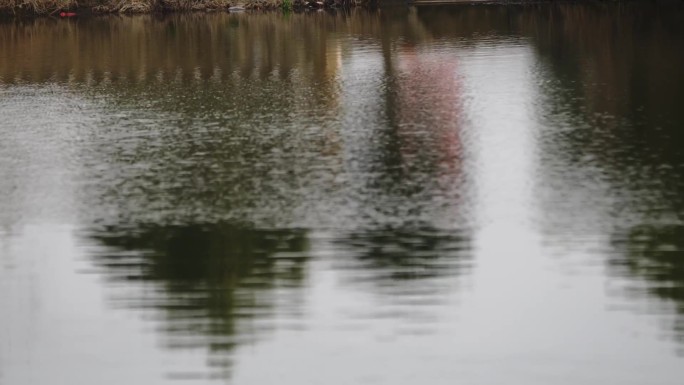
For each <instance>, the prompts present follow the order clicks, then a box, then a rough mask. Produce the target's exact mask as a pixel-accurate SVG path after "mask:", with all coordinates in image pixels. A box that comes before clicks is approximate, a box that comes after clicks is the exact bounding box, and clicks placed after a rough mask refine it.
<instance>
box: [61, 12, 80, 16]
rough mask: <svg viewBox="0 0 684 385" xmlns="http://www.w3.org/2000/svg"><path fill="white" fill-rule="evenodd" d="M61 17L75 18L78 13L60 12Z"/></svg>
mask: <svg viewBox="0 0 684 385" xmlns="http://www.w3.org/2000/svg"><path fill="white" fill-rule="evenodd" d="M59 16H61V17H73V16H76V12H60V13H59Z"/></svg>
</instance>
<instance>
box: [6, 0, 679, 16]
mask: <svg viewBox="0 0 684 385" xmlns="http://www.w3.org/2000/svg"><path fill="white" fill-rule="evenodd" d="M641 1H645V0H451V1H449V0H423V1H421V0H85V1H78V0H0V20H2V19H5V20H7V19H13V18H24V17H29V18H30V17H46V16H47V17H58V18H71V17H89V16H99V15H140V14H159V15H163V14H171V13H193V12H197V13H215V12H224V13H234V12H244V11H283V12H307V11H315V10H322V9H326V10H341V9H350V8H354V7H363V8H377V7H380V8H382V7H392V6H472V5H507V6H520V5H534V4H548V3H595V4H607V3H618V2H619V3H635V2H641ZM653 2H654V3H681V0H655V1H653Z"/></svg>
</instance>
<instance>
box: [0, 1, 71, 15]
mask: <svg viewBox="0 0 684 385" xmlns="http://www.w3.org/2000/svg"><path fill="white" fill-rule="evenodd" d="M76 6H78V3H77V2H76V0H0V12H5V13H33V14H39V15H45V14H49V13H52V12H55V11H59V10H61V9H71V8H75V7H76Z"/></svg>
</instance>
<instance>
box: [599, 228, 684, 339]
mask: <svg viewBox="0 0 684 385" xmlns="http://www.w3.org/2000/svg"><path fill="white" fill-rule="evenodd" d="M614 243H615V245H616V251H618V253H616V254H615V255H614V256H613V258H611V259H610V260H609V263H610V266H611V268H612V269H613V270H614V274H617V275H622V276H629V277H633V278H634V279H633V280H630V282H629V284H628V286H627V287H626V288H625V293H624V294H625V295H630V296H639V295H644V294H650V295H653V296H655V297H657V298H659V299H661V300H662V303H659V304H657V305H656V306H655V307H657V308H659V309H656V310H655V311H656V312H657V313H659V314H661V315H662V316H663V318H665V319H666V320H667V323H668V324H669V325H668V326H670V325H671V327H672V328H673V330H672V332H668V333H667V335H668V336H671V337H672V338H674V339H676V340H678V341H680V342H682V343H684V229H683V228H682V226H681V225H669V226H668V225H665V226H657V225H655V226H638V227H634V228H631V229H630V230H629V231H628V232H627V234H621V235H619V236H616V237H615V241H614ZM658 305H660V306H658ZM651 307H653V304H651ZM668 308H669V309H668ZM650 311H653V310H650ZM672 312H673V313H674V314H673V315H670V313H672Z"/></svg>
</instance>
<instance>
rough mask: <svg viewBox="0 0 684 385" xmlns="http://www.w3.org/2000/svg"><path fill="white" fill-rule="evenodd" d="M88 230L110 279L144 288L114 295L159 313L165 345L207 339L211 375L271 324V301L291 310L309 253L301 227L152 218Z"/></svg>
mask: <svg viewBox="0 0 684 385" xmlns="http://www.w3.org/2000/svg"><path fill="white" fill-rule="evenodd" d="M93 238H94V239H95V240H97V241H98V242H100V243H101V244H102V245H105V248H103V249H102V251H101V252H100V253H98V254H97V255H95V257H94V262H95V264H96V265H97V266H98V267H99V268H100V269H102V273H104V275H105V277H107V278H108V279H109V280H110V284H111V285H117V284H118V285H124V284H125V285H127V286H128V285H131V284H133V285H134V286H135V285H136V284H140V286H141V287H142V288H144V289H145V291H144V293H135V292H134V293H130V294H128V295H126V294H124V296H123V297H122V298H118V301H119V302H117V303H119V304H122V305H123V306H124V307H132V308H137V309H141V310H151V311H152V314H153V315H155V316H156V315H160V316H161V317H162V321H161V324H160V325H159V328H160V329H161V330H162V331H163V334H164V335H165V336H166V337H168V340H167V343H166V345H167V346H168V347H169V348H186V349H189V348H196V347H202V346H206V347H207V348H208V349H209V351H210V365H212V366H213V367H214V369H218V371H217V372H216V373H213V374H211V375H219V376H220V375H225V374H227V373H228V371H229V368H230V356H229V354H230V352H231V351H232V350H233V349H234V348H235V347H236V346H237V345H239V344H240V343H245V342H250V341H254V340H255V339H257V338H258V337H259V335H260V333H261V332H267V331H268V330H269V329H271V328H272V327H273V325H272V321H273V320H272V318H273V316H274V311H275V307H276V306H279V304H282V303H283V302H285V303H284V306H283V309H279V314H280V316H281V317H282V316H283V311H284V313H285V314H288V315H289V316H296V312H297V309H298V306H297V303H298V299H297V295H296V292H297V288H299V287H301V285H302V281H303V280H304V278H305V275H306V261H307V259H308V254H307V248H308V241H307V237H306V232H305V231H302V230H256V229H247V228H240V227H236V226H232V225H229V224H212V225H209V224H193V225H187V226H166V227H163V226H156V225H149V226H143V227H141V228H140V229H138V230H135V231H128V230H122V229H115V228H109V229H107V230H106V231H103V232H102V233H98V234H94V235H93ZM115 292H116V290H115ZM173 375H174V376H187V374H182V373H181V374H178V373H176V374H173Z"/></svg>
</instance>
